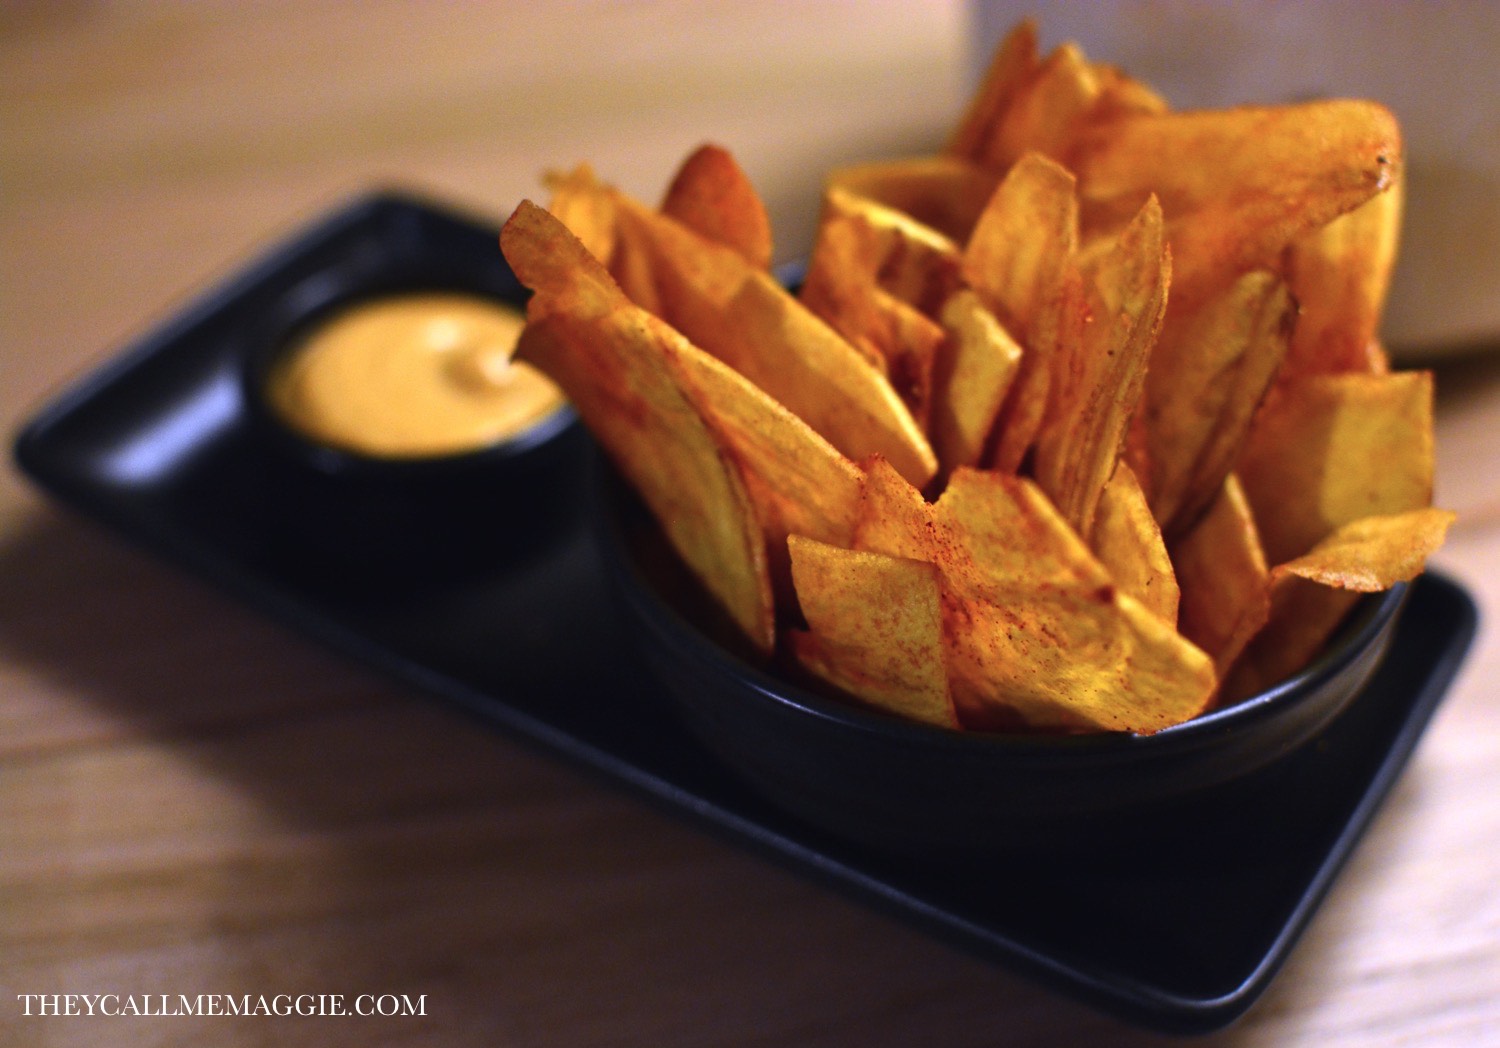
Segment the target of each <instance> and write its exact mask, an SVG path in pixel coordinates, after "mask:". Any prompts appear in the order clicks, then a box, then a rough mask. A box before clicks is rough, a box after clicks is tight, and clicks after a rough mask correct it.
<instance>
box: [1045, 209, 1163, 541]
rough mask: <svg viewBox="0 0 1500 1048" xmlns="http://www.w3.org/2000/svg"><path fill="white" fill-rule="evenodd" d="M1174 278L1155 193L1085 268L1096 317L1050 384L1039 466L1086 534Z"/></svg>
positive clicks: (1061, 359)
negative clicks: (1114, 239) (1117, 236)
mask: <svg viewBox="0 0 1500 1048" xmlns="http://www.w3.org/2000/svg"><path fill="white" fill-rule="evenodd" d="M1170 279H1171V260H1170V255H1169V254H1168V252H1167V248H1166V244H1165V243H1164V242H1163V239H1162V217H1161V209H1160V208H1159V207H1157V206H1156V201H1155V198H1152V199H1150V200H1148V201H1147V202H1146V206H1145V207H1143V208H1142V209H1141V212H1140V214H1139V215H1138V216H1137V218H1136V220H1135V221H1134V222H1132V223H1131V224H1130V225H1129V226H1127V227H1126V229H1125V231H1124V232H1123V233H1122V234H1121V235H1120V238H1119V240H1118V241H1117V242H1116V243H1115V244H1114V245H1113V248H1112V250H1110V251H1108V252H1105V253H1101V254H1099V255H1098V256H1096V257H1095V258H1094V259H1092V260H1091V264H1090V265H1089V267H1088V269H1087V271H1086V272H1085V273H1084V280H1085V289H1086V292H1087V293H1088V294H1089V296H1090V299H1089V300H1090V307H1089V315H1090V317H1091V318H1092V319H1091V323H1089V324H1087V325H1086V326H1085V327H1084V328H1083V331H1082V333H1081V337H1078V338H1075V339H1072V340H1070V341H1069V342H1068V343H1066V344H1065V345H1064V346H1063V347H1062V348H1061V350H1060V351H1059V352H1058V353H1057V354H1056V356H1055V358H1054V360H1053V364H1052V379H1051V382H1052V387H1053V392H1052V396H1051V397H1050V399H1049V402H1048V406H1047V413H1046V415H1045V416H1044V418H1043V422H1042V427H1041V429H1040V431H1039V432H1038V434H1037V441H1036V459H1035V467H1034V468H1035V473H1036V479H1037V483H1038V484H1040V485H1041V487H1042V489H1043V490H1044V491H1046V492H1047V494H1048V495H1049V496H1051V498H1052V501H1053V502H1054V503H1055V504H1056V505H1057V508H1058V510H1059V511H1060V512H1061V513H1062V515H1063V517H1064V518H1065V519H1066V520H1067V521H1068V522H1069V523H1070V524H1071V525H1072V526H1073V527H1074V528H1076V529H1077V531H1078V532H1079V534H1082V535H1087V534H1089V533H1090V531H1091V530H1092V528H1093V522H1094V513H1095V511H1096V509H1097V507H1098V504H1099V498H1100V495H1101V493H1102V492H1103V490H1104V486H1105V485H1106V484H1107V483H1108V482H1109V478H1110V476H1111V475H1112V474H1113V473H1114V471H1115V466H1116V463H1118V462H1119V461H1120V456H1121V452H1122V450H1123V448H1124V445H1125V437H1126V432H1127V430H1128V428H1129V425H1130V418H1131V415H1132V414H1133V413H1134V412H1135V410H1136V406H1137V404H1138V403H1139V401H1140V398H1141V392H1142V390H1143V389H1144V388H1145V382H1146V365H1147V363H1148V361H1149V360H1150V356H1151V349H1152V346H1153V345H1154V344H1155V342H1156V335H1157V331H1158V330H1159V328H1160V326H1161V320H1162V315H1163V313H1164V312H1165V310H1166V304H1167V285H1168V283H1169V282H1170Z"/></svg>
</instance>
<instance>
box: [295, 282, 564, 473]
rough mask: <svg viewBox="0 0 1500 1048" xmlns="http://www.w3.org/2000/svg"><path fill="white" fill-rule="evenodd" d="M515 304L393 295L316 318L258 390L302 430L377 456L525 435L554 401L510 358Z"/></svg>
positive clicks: (541, 380)
mask: <svg viewBox="0 0 1500 1048" xmlns="http://www.w3.org/2000/svg"><path fill="white" fill-rule="evenodd" d="M524 324H525V316H524V315H523V314H522V313H521V311H520V310H519V309H515V308H512V307H509V306H505V305H502V304H500V303H496V302H491V301H488V300H486V299H482V298H478V297H476V296H472V295H463V294H452V293H436V292H435V293H421V294H405V295H397V296H392V297H389V298H382V299H376V300H373V301H370V302H368V303H363V304H360V305H357V306H353V307H351V308H349V309H347V310H344V311H343V312H340V313H338V314H336V315H335V316H333V317H332V318H330V319H329V320H328V321H326V322H324V323H322V324H320V325H318V326H317V327H316V328H315V329H314V330H313V331H311V332H309V334H308V335H307V336H306V337H305V338H304V339H303V340H302V341H301V342H300V343H299V344H298V345H297V346H295V347H293V348H292V350H291V351H290V352H289V353H287V354H286V356H285V357H284V359H283V360H282V362H281V363H280V364H279V365H278V366H277V367H276V368H275V369H274V370H273V372H272V374H271V376H270V382H269V388H268V390H267V395H268V396H269V397H270V399H271V402H272V404H273V405H274V406H275V408H276V410H277V411H278V412H279V413H280V414H281V416H282V417H283V418H285V419H286V421H287V422H288V423H289V424H290V425H291V426H293V427H294V428H295V429H297V430H298V431H299V432H301V433H302V434H303V435H305V436H307V437H310V438H312V439H313V440H316V441H319V442H321V443H324V444H328V445H331V446H333V447H337V448H343V449H345V450H350V451H357V452H361V453H364V454H368V455H376V456H381V457H386V458H416V457H424V456H433V455H444V454H452V453H455V452H464V451H471V450H475V449H478V448H482V447H485V446H487V445H490V444H495V443H497V442H500V441H502V440H505V439H506V438H507V437H511V436H514V435H516V434H518V433H521V432H524V431H525V430H526V429H527V428H528V427H529V426H531V425H532V424H534V423H536V422H538V421H540V420H541V419H543V418H544V417H546V416H547V415H548V414H550V413H551V412H553V411H555V410H556V409H557V408H558V407H560V406H561V405H562V403H563V394H562V392H561V391H560V390H559V389H558V388H557V386H555V385H554V384H553V383H552V382H551V380H549V379H548V378H547V377H546V376H545V375H543V374H542V373H541V372H539V371H537V370H536V369H535V368H532V367H531V366H529V365H527V364H524V363H520V362H517V361H514V360H512V359H511V356H512V354H513V353H514V352H515V347H516V339H517V337H518V336H519V335H520V333H521V328H522V327H523V326H524Z"/></svg>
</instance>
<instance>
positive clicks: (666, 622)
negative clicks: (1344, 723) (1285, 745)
mask: <svg viewBox="0 0 1500 1048" xmlns="http://www.w3.org/2000/svg"><path fill="white" fill-rule="evenodd" d="M600 471H601V474H602V476H601V477H600V478H599V479H598V481H597V482H596V483H594V484H593V485H591V489H592V490H593V492H594V496H595V498H596V500H597V504H596V506H595V507H594V511H595V515H596V520H597V522H598V524H599V532H600V535H601V539H602V543H603V546H604V551H605V561H606V565H607V568H608V570H609V571H610V572H611V574H612V575H613V576H614V581H615V590H616V592H617V595H618V596H619V597H620V598H621V599H623V600H624V601H625V602H626V603H627V605H628V607H629V610H630V613H631V614H632V616H633V617H635V618H636V619H637V620H638V621H639V622H641V623H643V624H645V625H647V626H648V627H649V629H650V631H651V633H652V635H654V636H656V637H657V638H659V639H661V640H663V641H664V642H666V643H667V644H668V645H670V647H671V648H672V650H673V651H675V652H676V653H678V654H679V655H680V656H683V657H685V658H687V659H689V660H692V661H695V662H697V663H699V664H700V666H702V667H703V668H705V669H707V670H709V671H710V672H715V673H719V674H723V675H724V676H725V679H726V680H738V681H741V682H743V683H744V684H745V685H747V690H748V693H749V694H752V695H753V696H754V697H755V699H756V701H760V702H765V703H769V704H773V705H776V706H780V707H785V708H788V709H792V710H795V711H797V713H799V714H805V715H807V716H810V717H814V718H818V719H821V720H823V721H827V722H831V723H836V724H838V725H841V726H843V727H846V728H848V729H850V730H851V731H854V732H856V733H859V734H862V735H867V736H872V737H879V738H881V739H883V740H885V741H888V742H890V743H893V744H896V745H902V744H911V743H917V744H920V745H922V746H924V747H947V748H951V749H952V750H953V751H954V752H967V753H974V752H978V751H984V752H988V753H992V754H994V755H996V756H997V757H999V756H1001V755H1003V756H1005V757H1006V758H1007V759H1010V760H1020V761H1023V762H1024V761H1026V760H1035V761H1045V762H1049V763H1050V762H1052V761H1054V760H1055V759H1056V758H1057V757H1058V756H1060V755H1062V754H1068V755H1069V756H1068V760H1069V761H1070V763H1071V762H1077V761H1088V760H1090V759H1093V760H1096V761H1099V762H1100V763H1114V762H1118V761H1121V760H1126V759H1130V758H1131V757H1133V756H1134V755H1145V754H1147V753H1149V754H1151V755H1153V756H1161V757H1167V756H1170V755H1172V754H1175V753H1180V752H1189V751H1192V750H1195V749H1199V748H1201V747H1204V746H1206V745H1209V744H1211V743H1213V742H1214V741H1216V740H1218V739H1221V738H1223V737H1224V736H1225V735H1226V733H1232V734H1240V733H1243V732H1246V731H1249V730H1252V729H1253V727H1254V726H1255V725H1257V724H1258V723H1260V722H1263V721H1266V720H1269V719H1272V718H1276V717H1279V716H1281V715H1282V714H1284V713H1285V707H1286V705H1287V704H1288V702H1290V701H1294V700H1295V699H1296V698H1297V697H1298V696H1301V695H1304V694H1308V693H1311V692H1314V691H1316V690H1317V689H1318V688H1320V687H1321V686H1323V685H1325V684H1327V683H1329V682H1331V681H1333V680H1334V679H1335V678H1337V677H1338V676H1339V675H1340V674H1341V673H1343V672H1344V671H1346V670H1347V669H1348V668H1349V667H1350V666H1351V665H1352V664H1353V663H1355V662H1357V661H1358V660H1359V659H1361V658H1363V657H1366V656H1367V655H1368V653H1369V652H1370V649H1371V648H1372V646H1373V645H1375V644H1377V643H1378V640H1379V637H1380V634H1381V632H1382V631H1385V630H1388V629H1389V628H1390V626H1391V624H1392V622H1393V621H1394V619H1395V617H1396V615H1397V614H1398V613H1399V611H1400V608H1401V605H1402V604H1403V603H1404V601H1405V599H1406V596H1407V592H1408V588H1409V587H1408V584H1406V583H1398V584H1396V585H1395V586H1393V587H1392V588H1391V589H1389V590H1386V591H1384V592H1381V593H1374V594H1369V595H1366V596H1364V597H1363V598H1362V599H1361V600H1359V602H1358V603H1357V604H1356V605H1355V606H1354V608H1353V609H1351V611H1350V612H1349V614H1348V616H1347V617H1346V618H1345V620H1344V622H1343V623H1342V624H1341V625H1340V627H1339V629H1338V630H1337V631H1336V632H1335V635H1334V636H1333V637H1332V638H1330V641H1329V643H1328V644H1327V645H1326V646H1325V647H1324V650H1323V651H1322V653H1321V654H1319V655H1318V656H1317V657H1316V658H1314V659H1313V661H1312V662H1310V663H1309V664H1308V665H1307V666H1306V667H1305V668H1303V669H1302V670H1300V671H1299V672H1297V673H1295V674H1293V675H1292V676H1290V677H1288V678H1287V679H1286V680H1284V681H1282V682H1281V683H1280V684H1277V685H1275V686H1274V687H1272V688H1269V689H1267V690H1265V691H1263V692H1261V693H1259V694H1257V695H1254V696H1251V697H1250V698H1248V699H1245V700H1242V701H1240V702H1237V703H1235V704H1233V705H1231V706H1226V707H1223V708H1221V709H1215V710H1212V711H1210V712H1208V713H1205V714H1202V715H1200V716H1198V717H1195V718H1193V719H1192V720H1188V721H1184V722H1182V723H1180V724H1176V725H1173V726H1171V727H1168V728H1164V729H1162V730H1161V731H1158V732H1155V733H1153V734H1151V735H1138V734H1133V733H1127V732H1097V733H1080V734H1048V733H1041V732H1038V733H1035V734H1023V733H1015V734H1006V733H999V732H983V731H966V730H964V731H955V730H952V729H947V728H941V727H938V726H934V725H928V724H922V723H919V722H915V721H909V720H904V719H902V718H900V717H898V716H896V715H893V714H885V713H881V712H879V711H875V710H868V709H865V708H862V707H860V706H858V705H857V704H855V703H853V702H849V701H844V700H841V699H838V698H835V697H831V696H825V695H822V694H819V693H817V692H814V691H812V690H810V689H807V688H804V687H801V686H799V685H797V684H796V683H794V682H790V681H787V680H785V679H783V678H782V677H779V676H777V675H775V674H774V673H773V672H772V671H771V670H770V669H769V668H762V667H760V666H757V665H754V664H752V663H751V662H750V661H747V660H746V659H745V658H742V657H740V656H737V655H736V654H734V653H733V652H731V651H730V650H729V649H728V648H726V647H725V646H724V645H723V644H721V643H719V642H718V641H716V640H715V639H713V638H711V637H709V636H707V635H705V633H704V632H703V631H702V630H701V629H699V628H697V627H696V626H694V625H693V624H692V623H690V622H689V621H688V620H687V618H685V617H684V615H683V613H681V612H680V611H679V610H678V608H677V607H676V606H674V605H673V603H672V601H671V600H670V599H668V598H667V597H665V596H663V595H662V594H661V593H660V592H659V591H658V588H657V586H656V585H655V584H654V583H653V582H652V580H651V579H649V578H647V576H646V574H645V572H644V571H643V570H642V569H641V567H640V565H639V562H638V557H637V553H636V551H635V550H634V549H633V548H632V546H633V543H632V542H631V540H630V539H629V538H628V537H627V536H626V535H625V533H624V531H625V526H624V525H623V524H622V522H621V520H620V515H621V510H620V506H619V502H620V499H621V497H622V495H623V496H624V497H625V498H628V499H632V500H633V499H634V498H635V496H634V494H633V493H627V492H625V491H624V487H625V485H624V482H623V481H622V480H621V479H620V478H619V476H618V475H617V474H616V473H614V471H613V469H612V468H610V467H609V466H608V465H607V464H601V466H600ZM642 512H644V511H642ZM684 570H685V569H684Z"/></svg>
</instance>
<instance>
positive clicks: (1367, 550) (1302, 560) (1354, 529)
mask: <svg viewBox="0 0 1500 1048" xmlns="http://www.w3.org/2000/svg"><path fill="white" fill-rule="evenodd" d="M1453 521H1454V514H1453V513H1451V512H1449V511H1448V510H1442V509H1433V508H1431V507H1427V508H1424V509H1415V510H1411V511H1410V512H1407V513H1393V514H1390V515H1389V516H1381V517H1362V518H1360V519H1359V520H1354V521H1350V522H1349V523H1348V524H1345V525H1344V526H1343V527H1341V528H1339V529H1338V530H1337V531H1335V532H1334V533H1333V534H1331V535H1329V536H1328V537H1327V538H1325V539H1324V540H1323V541H1322V542H1319V543H1318V544H1317V545H1316V546H1314V547H1313V548H1312V549H1310V550H1308V551H1307V552H1306V553H1304V554H1302V556H1300V557H1297V558H1295V559H1294V560H1289V561H1287V562H1286V563H1284V564H1278V565H1277V566H1276V567H1275V569H1273V571H1272V575H1273V576H1275V577H1279V576H1281V575H1296V576H1298V577H1299V578H1304V579H1308V580H1309V581H1311V582H1318V583H1321V584H1322V585H1324V586H1332V587H1334V588H1336V589H1346V590H1355V591H1358V592H1360V593H1379V592H1380V591H1381V590H1387V589H1390V588H1391V587H1392V586H1394V585H1395V584H1396V583H1398V582H1410V581H1411V580H1412V579H1414V578H1416V577H1417V576H1418V575H1419V574H1421V572H1422V568H1423V566H1424V565H1425V564H1426V563H1427V558H1428V557H1430V556H1432V554H1433V553H1435V552H1436V551H1437V550H1438V548H1439V547H1440V546H1442V544H1443V539H1444V538H1446V537H1447V534H1448V528H1449V527H1450V526H1452V524H1453Z"/></svg>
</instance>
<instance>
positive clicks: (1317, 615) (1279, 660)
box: [1217, 573, 1360, 706]
mask: <svg viewBox="0 0 1500 1048" xmlns="http://www.w3.org/2000/svg"><path fill="white" fill-rule="evenodd" d="M1359 597H1360V595H1359V594H1358V593H1355V592H1354V591H1352V590H1343V589H1334V588H1333V587H1330V586H1323V585H1320V584H1318V583H1316V582H1309V581H1308V580H1307V579H1304V578H1299V577H1298V576H1296V575H1291V574H1285V573H1284V574H1281V575H1278V576H1277V577H1276V578H1275V580H1274V581H1273V582H1272V584H1271V588H1270V610H1269V613H1268V615H1267V618H1266V623H1265V625H1264V626H1263V627H1261V629H1260V630H1259V631H1258V632H1257V633H1256V634H1255V636H1254V637H1252V638H1251V639H1250V641H1249V643H1248V644H1246V646H1245V649H1244V651H1242V652H1241V653H1240V656H1239V658H1238V659H1236V660H1235V662H1234V664H1233V665H1232V666H1231V667H1230V668H1229V670H1228V671H1227V672H1226V673H1225V675H1224V681H1223V684H1222V685H1221V686H1220V688H1219V696H1218V700H1217V702H1218V705H1220V706H1232V705H1234V704H1235V703H1237V702H1242V701H1244V700H1245V699H1247V698H1249V697H1250V696H1252V695H1258V694H1260V693H1261V692H1263V691H1266V690H1267V689H1269V688H1273V687H1275V686H1276V685H1278V684H1280V683H1281V682H1282V681H1285V680H1286V679H1287V678H1289V677H1291V676H1292V675H1293V674H1294V673H1296V672H1298V671H1299V670H1301V669H1303V668H1305V667H1306V666H1307V665H1308V663H1310V662H1311V661H1312V660H1313V659H1314V658H1316V657H1317V655H1318V652H1320V651H1322V650H1323V648H1324V647H1325V646H1326V645H1327V644H1328V639H1329V638H1330V637H1332V636H1333V634H1334V633H1335V632H1336V631H1337V630H1338V628H1339V625H1340V624H1341V623H1342V622H1343V621H1344V620H1345V619H1346V618H1347V617H1348V615H1349V612H1350V610H1352V609H1353V607H1354V605H1355V604H1356V603H1357V602H1358V601H1359Z"/></svg>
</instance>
